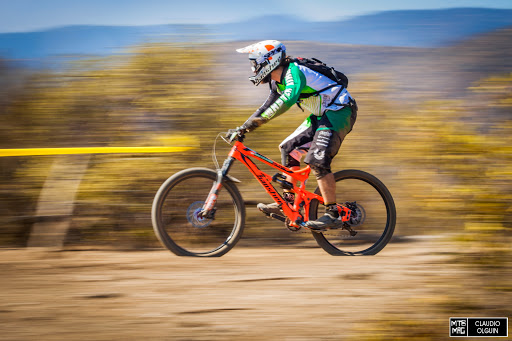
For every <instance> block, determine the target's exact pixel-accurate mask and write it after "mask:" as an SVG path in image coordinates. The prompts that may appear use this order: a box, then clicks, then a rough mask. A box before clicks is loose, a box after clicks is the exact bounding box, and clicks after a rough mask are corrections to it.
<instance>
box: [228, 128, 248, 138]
mask: <svg viewBox="0 0 512 341" xmlns="http://www.w3.org/2000/svg"><path fill="white" fill-rule="evenodd" d="M246 132H247V129H245V128H244V127H243V126H242V127H236V128H235V129H229V130H228V132H227V134H226V137H227V138H228V140H229V142H233V141H234V140H235V138H236V137H237V136H242V135H244V134H245V133H246Z"/></svg>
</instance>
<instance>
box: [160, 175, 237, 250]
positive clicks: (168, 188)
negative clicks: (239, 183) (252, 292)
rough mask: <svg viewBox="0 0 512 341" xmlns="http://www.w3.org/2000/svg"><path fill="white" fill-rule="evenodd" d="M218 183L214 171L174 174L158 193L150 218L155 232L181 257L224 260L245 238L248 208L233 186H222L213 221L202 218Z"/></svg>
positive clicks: (228, 183)
mask: <svg viewBox="0 0 512 341" xmlns="http://www.w3.org/2000/svg"><path fill="white" fill-rule="evenodd" d="M216 180H217V173H216V172H215V171H213V170H211V169H207V168H191V169H186V170H184V171H181V172H178V173H176V174H174V175H173V176H171V177H170V178H169V179H167V181H166V182H165V183H164V184H163V185H162V186H161V187H160V189H159V190H158V192H157V194H156V196H155V199H154V201H153V209H152V214H151V218H152V222H153V229H154V230H155V233H156V235H157V237H158V239H159V240H160V241H161V242H162V244H163V245H164V246H165V247H166V248H168V249H169V250H170V251H172V252H174V253H175V254H177V255H178V256H196V257H218V256H222V255H224V254H225V253H226V252H228V251H229V250H230V249H231V248H232V247H233V246H235V244H236V243H237V242H238V240H239V239H240V237H241V236H242V232H243V229H244V223H245V206H244V202H243V200H242V197H241V195H240V192H239V191H238V189H237V188H236V186H235V185H234V184H233V183H232V182H230V181H225V182H223V184H222V185H223V187H222V189H221V190H220V192H219V194H218V197H217V202H216V205H215V215H214V217H213V219H209V218H203V217H202V216H201V215H200V214H199V213H200V212H201V209H202V207H203V204H204V202H205V200H206V198H207V197H208V194H209V193H210V190H211V188H212V186H213V184H214V183H215V182H216Z"/></svg>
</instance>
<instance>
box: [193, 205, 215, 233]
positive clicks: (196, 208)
mask: <svg viewBox="0 0 512 341" xmlns="http://www.w3.org/2000/svg"><path fill="white" fill-rule="evenodd" d="M203 205H204V201H196V202H193V203H192V204H190V206H189V207H188V209H187V220H188V222H189V223H190V224H192V226H194V227H196V228H205V227H207V226H208V225H210V223H211V222H212V220H211V219H208V218H205V217H203V216H202V215H201V212H202V210H203Z"/></svg>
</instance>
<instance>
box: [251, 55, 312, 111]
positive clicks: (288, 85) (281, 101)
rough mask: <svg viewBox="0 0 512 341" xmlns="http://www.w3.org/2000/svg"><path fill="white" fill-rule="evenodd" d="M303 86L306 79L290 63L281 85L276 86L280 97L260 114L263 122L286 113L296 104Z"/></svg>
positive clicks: (293, 64) (295, 66)
mask: <svg viewBox="0 0 512 341" xmlns="http://www.w3.org/2000/svg"><path fill="white" fill-rule="evenodd" d="M305 86H306V77H305V76H304V74H303V73H302V71H300V69H299V68H298V67H297V65H295V63H290V65H289V67H288V69H287V70H286V73H285V75H284V81H283V83H282V84H278V89H279V90H280V92H281V96H279V97H278V98H277V99H276V100H275V102H274V103H273V104H272V105H271V106H270V107H268V108H267V109H266V110H265V111H264V112H263V113H262V114H261V117H262V118H263V119H264V120H271V119H273V118H275V117H277V116H279V115H281V114H282V113H284V112H286V111H287V110H288V109H290V108H291V107H292V106H293V105H294V104H295V103H297V101H298V99H299V95H300V93H301V92H302V90H303V89H304V87H305Z"/></svg>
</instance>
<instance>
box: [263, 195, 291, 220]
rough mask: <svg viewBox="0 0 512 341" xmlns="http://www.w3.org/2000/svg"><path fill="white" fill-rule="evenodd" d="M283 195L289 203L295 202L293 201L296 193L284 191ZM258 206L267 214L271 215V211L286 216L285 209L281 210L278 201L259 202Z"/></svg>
mask: <svg viewBox="0 0 512 341" xmlns="http://www.w3.org/2000/svg"><path fill="white" fill-rule="evenodd" d="M283 197H284V200H285V201H286V202H288V203H291V204H293V202H294V201H295V193H292V192H284V193H283ZM256 207H258V209H259V210H260V211H261V212H263V213H265V214H266V215H267V216H270V213H274V214H278V215H281V216H284V214H283V211H281V209H280V208H279V205H278V204H277V203H276V202H273V203H271V204H263V203H259V204H258V205H257V206H256Z"/></svg>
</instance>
